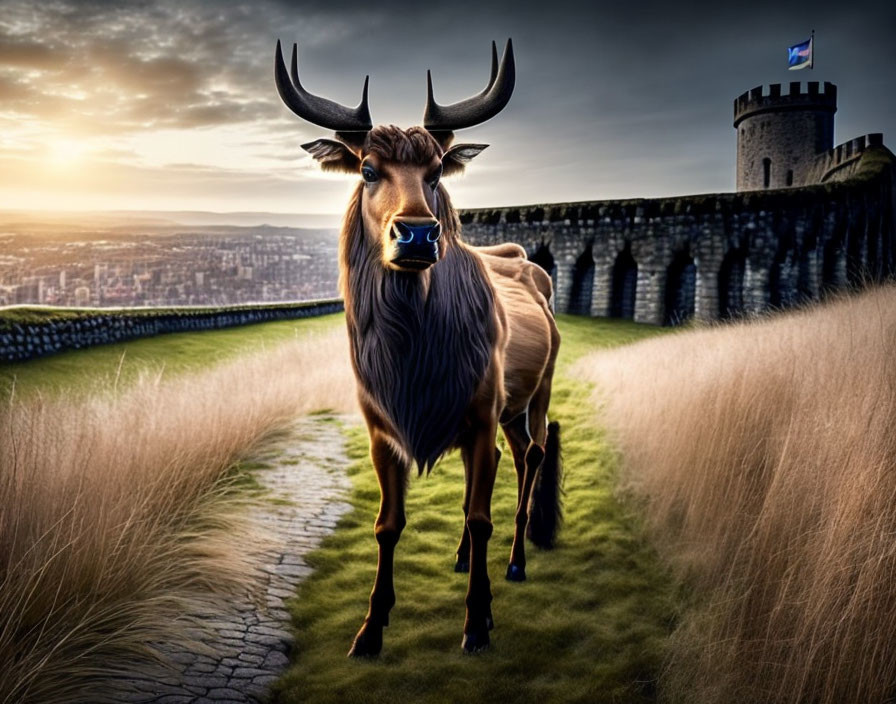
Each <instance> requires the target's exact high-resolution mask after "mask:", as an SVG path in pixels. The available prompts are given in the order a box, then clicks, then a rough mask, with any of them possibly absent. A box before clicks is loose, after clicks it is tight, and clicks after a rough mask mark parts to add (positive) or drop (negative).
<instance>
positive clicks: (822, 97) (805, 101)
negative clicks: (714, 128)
mask: <svg viewBox="0 0 896 704" xmlns="http://www.w3.org/2000/svg"><path fill="white" fill-rule="evenodd" d="M836 110H837V86H835V85H834V84H833V83H824V84H823V86H820V85H819V83H818V82H817V81H810V82H809V83H808V84H807V87H806V89H805V90H804V89H803V87H802V84H801V83H800V82H798V81H795V82H793V83H791V84H790V86H789V89H788V90H787V91H785V90H783V89H782V86H781V84H779V83H773V84H772V85H770V86H769V87H768V90H767V91H765V90H763V87H762V86H758V87H756V88H754V89H753V90H750V91H747V92H746V93H743V94H741V95H740V96H738V97H737V98H736V99H735V100H734V129H735V130H736V131H737V190H739V191H754V190H759V189H764V188H790V187H799V186H807V185H809V184H811V183H817V182H818V180H817V178H816V175H815V157H816V155H818V154H822V153H824V152H826V151H828V150H829V149H831V148H832V147H833V146H834V113H835V112H836Z"/></svg>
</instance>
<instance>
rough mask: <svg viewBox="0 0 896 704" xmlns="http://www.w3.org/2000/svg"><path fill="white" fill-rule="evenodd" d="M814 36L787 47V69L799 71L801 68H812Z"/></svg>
mask: <svg viewBox="0 0 896 704" xmlns="http://www.w3.org/2000/svg"><path fill="white" fill-rule="evenodd" d="M813 39H814V37H809V38H808V39H807V40H806V41H804V42H801V43H800V44H794V45H793V46H789V47H787V70H788V71H798V70H799V69H801V68H812V64H813V63H814V61H813V56H812V44H813V43H814V41H813Z"/></svg>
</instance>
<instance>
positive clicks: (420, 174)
mask: <svg viewBox="0 0 896 704" xmlns="http://www.w3.org/2000/svg"><path fill="white" fill-rule="evenodd" d="M297 61H298V60H297V49H296V46H295V45H293V50H292V66H291V71H290V72H289V73H287V70H286V66H285V65H284V62H283V56H282V53H281V49H280V43H279V42H278V43H277V49H276V55H275V61H274V73H275V79H276V84H277V89H278V91H279V93H280V96H281V98H282V99H283V101H284V102H285V103H286V105H287V106H288V107H289V108H290V109H291V110H292V111H293V112H295V113H296V114H297V115H298V116H299V117H302V118H304V119H305V120H308V121H309V122H312V123H314V124H316V125H319V126H321V127H325V128H327V129H331V130H334V131H335V133H336V134H335V137H336V139H318V140H315V141H313V142H309V143H307V144H303V145H302V147H303V148H304V149H305V150H307V151H308V152H310V153H311V155H312V156H313V157H314V158H315V159H316V160H317V161H319V162H320V164H321V166H322V168H323V169H325V170H329V171H343V172H347V173H350V174H355V175H360V177H361V181H360V182H359V183H358V185H357V188H355V190H354V193H353V195H352V197H351V201H350V202H349V206H348V210H347V212H346V214H345V220H344V222H343V225H342V232H341V235H340V241H339V248H340V250H339V261H340V286H341V290H342V295H343V297H344V299H345V311H346V323H347V326H348V334H349V341H350V348H351V355H352V364H353V367H354V371H355V375H356V377H357V384H358V395H359V401H360V406H361V410H362V413H363V415H364V418H365V420H366V423H367V427H368V431H369V434H370V455H371V458H372V461H373V465H374V467H375V469H376V473H377V477H378V479H379V484H380V490H381V497H382V498H381V502H380V510H379V515H378V516H377V519H376V524H375V535H376V540H377V543H378V545H379V562H378V564H377V574H376V580H375V582H374V585H373V591H372V593H371V595H370V610H369V612H368V614H367V617H366V618H365V619H364V624H363V625H362V626H361V629H360V631H359V632H358V634H357V636H356V637H355V640H354V643H353V645H352V648H351V651H350V652H349V655H354V656H359V655H376V654H377V653H379V652H380V649H381V648H382V642H383V627H384V626H387V625H388V623H389V611H390V610H391V608H392V606H393V605H394V603H395V590H394V587H393V582H392V572H393V555H394V551H395V545H396V543H397V542H398V538H399V536H400V535H401V532H402V529H403V528H404V526H405V510H404V499H405V490H406V483H407V475H408V472H409V470H410V467H411V466H412V464H414V463H416V465H417V467H418V469H419V471H420V472H422V471H423V469H424V468H426V469H427V470H429V468H431V467H432V465H433V463H435V462H436V460H438V459H439V457H441V456H442V455H443V454H444V453H445V452H446V451H447V450H449V449H452V448H459V449H460V453H461V456H462V458H463V463H464V470H465V475H466V483H465V491H464V501H463V510H464V516H465V525H464V529H463V534H462V538H461V541H460V545H459V546H458V549H457V561H456V563H455V571H457V572H467V571H469V573H470V576H469V588H468V591H467V597H466V606H467V615H466V621H465V623H464V637H463V643H462V645H463V648H464V650H466V651H467V652H472V651H475V650H479V649H482V648H484V647H486V646H487V645H488V643H489V630H490V629H491V628H492V626H493V621H492V616H491V600H492V595H491V588H490V583H489V578H488V572H487V565H486V550H487V546H488V540H489V538H490V536H491V534H492V522H491V498H492V489H493V487H494V482H495V473H496V469H497V464H498V459H499V457H500V451H499V450H498V449H497V448H496V446H495V435H496V432H497V426H498V425H499V424H500V425H501V428H502V429H503V431H504V435H505V437H506V439H507V444H508V446H509V447H510V450H511V452H512V454H513V461H514V465H515V467H516V471H517V482H518V493H517V498H518V507H517V513H516V527H515V532H514V540H513V548H512V550H511V555H510V564H509V565H508V568H507V578H508V579H510V580H512V581H522V580H523V579H525V577H526V572H525V567H526V556H525V548H524V544H523V542H524V536H525V535H526V533H527V524H528V535H529V537H530V538H531V539H532V540H533V542H534V543H535V544H536V545H539V546H542V547H551V546H552V545H553V540H554V533H555V529H556V525H557V522H558V519H559V512H560V507H559V482H560V477H559V475H560V463H559V454H560V452H559V425H558V424H557V423H550V424H548V422H547V412H548V404H549V402H550V396H551V379H552V377H553V374H554V365H555V362H556V359H557V351H558V348H559V345H560V335H559V333H558V331H557V326H556V325H555V323H554V317H553V314H552V310H551V300H552V286H551V279H550V277H549V276H548V274H547V273H545V272H544V271H543V270H542V269H541V268H540V267H538V266H536V265H535V264H533V263H531V262H529V261H527V259H526V255H525V251H524V250H523V248H522V247H520V246H518V245H515V244H502V245H497V246H494V247H481V248H475V249H474V248H473V247H471V246H469V245H467V244H466V243H465V242H464V241H463V240H462V238H461V227H460V220H459V218H458V215H457V213H456V211H455V210H454V208H453V207H452V205H451V201H450V199H449V197H448V193H447V192H446V190H445V188H444V186H442V184H441V178H442V177H444V176H450V175H452V174H455V173H458V172H460V171H462V170H463V169H464V167H465V166H466V164H467V163H468V162H469V161H470V160H471V159H472V158H473V157H475V156H476V155H477V154H479V152H481V151H482V150H483V149H485V147H486V146H487V145H484V144H456V145H453V146H452V142H453V139H454V130H457V129H461V128H464V127H470V126H472V125H475V124H478V123H480V122H484V121H485V120H488V119H489V118H491V117H493V116H494V115H496V114H497V113H498V112H500V111H501V110H502V109H503V108H504V106H505V105H506V104H507V102H508V101H509V100H510V96H511V93H512V92H513V87H514V82H515V66H514V60H513V46H512V44H511V42H510V41H509V40H508V42H507V47H506V48H505V50H504V54H503V57H502V59H501V63H500V67H499V65H498V55H497V49H496V48H495V45H494V43H492V67H491V76H490V79H489V82H488V85H487V86H486V88H485V90H483V91H482V92H481V93H479V94H478V95H476V96H474V97H472V98H468V99H466V100H462V101H460V102H458V103H454V104H452V105H439V104H438V103H436V101H435V99H434V98H433V90H432V79H431V77H430V76H429V75H427V81H428V98H427V102H426V109H425V112H424V118H423V126H422V127H411V128H410V129H407V130H403V129H400V128H398V127H395V126H378V127H373V125H372V122H371V119H370V111H369V109H368V105H367V85H368V83H367V80H365V83H364V90H363V97H362V100H361V103H360V104H359V105H358V106H357V107H356V108H347V107H345V106H343V105H340V104H338V103H335V102H333V101H331V100H328V99H326V98H321V97H319V96H316V95H312V94H311V93H309V92H307V91H306V90H305V89H304V88H303V86H302V84H301V82H300V80H299V71H298V62H297Z"/></svg>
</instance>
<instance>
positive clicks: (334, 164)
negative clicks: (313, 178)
mask: <svg viewBox="0 0 896 704" xmlns="http://www.w3.org/2000/svg"><path fill="white" fill-rule="evenodd" d="M302 149H304V150H305V151H306V152H308V153H309V154H310V155H311V156H313V157H314V158H315V159H316V160H317V161H318V162H320V168H321V169H323V170H324V171H342V172H344V173H348V174H356V173H358V169H360V168H361V159H360V158H359V157H358V155H357V154H355V152H353V151H352V150H351V149H349V148H348V147H347V146H346V145H345V144H343V143H342V142H337V141H336V140H335V139H316V140H314V141H313V142H308V143H307V144H303V145H302Z"/></svg>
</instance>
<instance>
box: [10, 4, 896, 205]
mask: <svg viewBox="0 0 896 704" xmlns="http://www.w3.org/2000/svg"><path fill="white" fill-rule="evenodd" d="M894 27H896V3H893V2H892V1H891V0H887V1H886V2H885V1H883V0H858V1H857V2H852V3H848V4H847V3H842V2H829V1H826V0H825V1H821V2H812V3H780V2H767V1H765V0H763V1H762V2H752V3H749V4H748V3H737V4H727V5H723V4H722V3H719V2H707V1H705V0H699V1H698V2H696V3H688V4H674V3H668V2H658V1H656V0H645V1H642V2H637V3H635V2H629V3H619V2H614V3H602V2H594V3H590V4H585V3H582V2H571V1H569V0H556V1H552V2H539V3H535V2H526V1H523V0H519V1H517V2H492V3H482V2H478V1H477V2H474V1H473V0H460V1H459V2H453V3H450V6H449V4H447V3H419V2H411V1H410V0H401V1H399V2H390V3H371V2H369V0H364V1H363V2H362V1H349V2H340V1H339V0H299V1H295V2H287V1H285V0H284V1H279V2H278V1H276V0H268V1H267V2H251V3H250V2H238V1H226V0H225V1H222V2H199V1H198V0H192V1H191V0H182V1H181V2H177V3H175V2H162V1H158V2H156V1H149V0H147V1H146V2H131V3H127V2H126V3H121V2H99V1H97V0H93V1H88V2H80V1H79V2H75V1H74V0H60V1H58V2H53V3H33V2H28V1H25V0H7V2H5V3H4V6H3V12H2V13H0V99H2V100H3V106H2V110H0V128H2V126H3V122H2V120H3V116H4V115H5V116H7V119H9V120H13V121H14V120H19V121H20V120H22V119H23V118H28V117H30V118H33V119H37V120H47V121H54V122H55V123H58V124H60V125H62V126H65V127H66V129H69V130H70V131H71V132H73V133H83V134H110V135H113V134H125V133H134V132H140V131H146V130H154V129H158V128H163V127H164V128H197V127H213V126H216V125H246V126H247V127H249V126H251V127H252V128H253V130H254V132H253V135H252V136H251V139H252V140H255V141H260V142H261V144H259V145H258V153H259V154H267V155H272V154H276V155H277V156H276V157H274V158H276V159H278V160H285V161H287V162H288V161H289V160H291V158H292V156H294V155H296V154H298V144H299V143H300V142H302V141H305V140H307V139H308V138H311V137H314V136H322V134H321V130H319V129H317V128H316V127H314V126H312V125H307V124H303V123H301V122H300V121H298V120H297V119H294V118H292V116H291V115H290V114H289V113H288V111H287V110H286V109H285V108H284V107H283V106H282V105H281V104H280V102H279V99H278V98H277V96H276V93H275V91H274V87H273V80H272V58H273V48H274V43H275V41H276V39H277V38H281V39H283V40H284V42H285V43H287V46H290V45H291V42H292V41H298V42H299V46H300V66H301V71H302V75H303V78H304V82H305V84H306V87H308V88H309V90H312V91H314V92H318V93H321V94H323V95H326V96H328V97H331V98H333V99H335V100H338V101H340V102H344V103H346V104H349V105H354V104H355V103H357V101H358V98H359V96H360V86H361V83H362V80H363V76H364V75H365V74H367V73H370V74H371V98H370V102H371V108H372V111H373V115H374V119H375V120H377V121H381V122H394V123H396V124H401V125H408V124H413V123H416V122H417V121H418V120H419V119H420V116H421V111H422V106H423V101H424V95H425V94H424V90H425V70H426V69H427V68H432V69H433V75H434V80H435V87H436V96H437V99H438V100H439V101H441V102H451V101H454V100H458V99H460V98H463V97H466V96H467V95H470V94H472V93H474V92H476V91H477V90H479V88H480V87H481V86H482V84H483V83H484V81H485V79H486V77H487V72H488V52H489V48H488V47H489V42H490V41H491V40H492V39H496V40H498V41H499V43H503V40H504V39H505V38H506V37H508V36H513V39H514V45H515V48H516V55H517V66H518V82H517V89H516V92H515V94H514V97H513V100H512V101H511V103H510V106H509V107H508V109H507V110H506V111H505V112H504V113H503V114H502V115H501V116H500V117H499V118H497V119H495V120H493V121H492V122H489V123H488V124H486V125H482V126H479V127H476V128H473V129H471V130H468V131H466V132H465V133H464V134H463V135H462V136H463V138H464V139H469V140H470V141H484V142H490V143H492V144H493V147H492V149H490V150H489V151H488V152H487V153H486V154H485V155H484V156H483V157H482V158H481V159H480V160H478V161H480V162H481V163H480V164H477V165H476V167H478V168H474V169H473V171H472V172H471V174H470V176H469V177H467V178H466V179H465V180H464V181H462V182H460V183H459V184H458V187H457V190H458V193H459V194H460V196H459V197H460V199H461V200H462V201H463V202H461V204H469V205H486V204H488V203H494V202H501V203H509V202H513V201H516V202H520V201H534V200H542V201H543V200H561V199H564V198H600V197H616V196H636V195H661V194H674V193H681V192H694V191H719V190H728V189H731V188H733V185H734V176H733V170H734V131H733V129H732V127H731V120H732V115H731V103H732V100H733V98H734V97H735V96H736V95H738V94H739V93H741V92H743V91H744V90H747V89H749V88H752V87H753V86H756V85H760V84H763V83H771V82H787V81H790V80H803V81H806V80H830V81H833V82H835V83H837V84H838V86H839V88H840V96H841V97H840V110H839V112H838V116H837V120H838V128H837V139H838V141H843V140H846V139H848V138H850V137H852V136H856V135H859V134H864V133H867V132H870V131H883V132H884V133H885V141H887V142H888V143H890V144H893V143H894V142H896V92H894V91H893V89H892V85H893V79H894V77H896V76H894V66H896V42H894V41H893V39H892V31H893V28H894ZM812 29H815V30H816V36H817V56H816V69H815V70H814V71H812V72H809V71H801V72H796V73H791V72H788V71H786V68H785V65H784V64H785V60H784V57H785V47H786V46H787V45H789V44H792V43H795V42H797V41H800V40H802V39H804V38H805V37H807V36H808V33H809V31H810V30H812ZM259 130H261V131H262V132H263V133H265V134H266V135H267V137H263V138H259V134H258V131H259ZM247 139H249V137H247ZM486 199H490V200H486ZM456 200H457V199H456Z"/></svg>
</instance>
